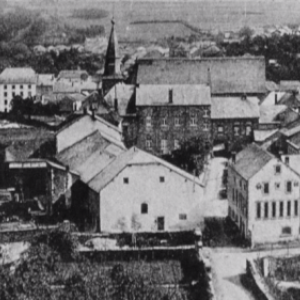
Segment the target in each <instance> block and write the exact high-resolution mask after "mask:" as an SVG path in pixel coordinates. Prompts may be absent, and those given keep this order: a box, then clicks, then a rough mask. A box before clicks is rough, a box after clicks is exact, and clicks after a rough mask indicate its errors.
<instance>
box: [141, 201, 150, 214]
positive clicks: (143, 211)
mask: <svg viewBox="0 0 300 300" xmlns="http://www.w3.org/2000/svg"><path fill="white" fill-rule="evenodd" d="M147 213H148V204H147V203H142V205H141V214H147Z"/></svg>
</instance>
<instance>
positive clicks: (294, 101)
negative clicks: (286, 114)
mask: <svg viewBox="0 0 300 300" xmlns="http://www.w3.org/2000/svg"><path fill="white" fill-rule="evenodd" d="M278 104H283V105H286V106H288V107H292V108H295V107H300V95H299V94H298V93H285V94H284V95H283V96H282V97H281V98H280V99H279V101H278Z"/></svg>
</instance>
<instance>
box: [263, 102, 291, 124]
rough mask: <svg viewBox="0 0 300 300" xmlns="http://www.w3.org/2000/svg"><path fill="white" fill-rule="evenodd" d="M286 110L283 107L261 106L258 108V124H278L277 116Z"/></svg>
mask: <svg viewBox="0 0 300 300" xmlns="http://www.w3.org/2000/svg"><path fill="white" fill-rule="evenodd" d="M287 109H288V108H287V107H286V106H285V105H261V106H260V107H259V110H260V117H259V123H261V124H265V123H273V122H276V121H277V122H280V120H279V119H278V117H279V115H280V114H281V113H282V112H284V111H286V110H287Z"/></svg>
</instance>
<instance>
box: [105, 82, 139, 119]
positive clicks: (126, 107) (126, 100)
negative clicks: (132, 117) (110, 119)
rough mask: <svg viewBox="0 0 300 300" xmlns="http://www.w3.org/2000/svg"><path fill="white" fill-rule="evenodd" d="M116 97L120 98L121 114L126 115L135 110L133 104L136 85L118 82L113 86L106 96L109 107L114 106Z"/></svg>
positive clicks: (119, 110)
mask: <svg viewBox="0 0 300 300" xmlns="http://www.w3.org/2000/svg"><path fill="white" fill-rule="evenodd" d="M116 97H117V100H118V113H119V115H120V116H125V115H127V114H128V113H132V112H133V108H131V106H133V105H134V98H133V97H134V85H129V84H124V83H118V84H116V85H115V86H114V87H112V88H111V89H110V90H109V92H108V93H107V94H106V95H105V97H104V100H105V102H106V103H107V105H108V107H110V108H114V106H115V98H116Z"/></svg>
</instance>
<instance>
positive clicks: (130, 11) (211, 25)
mask: <svg viewBox="0 0 300 300" xmlns="http://www.w3.org/2000/svg"><path fill="white" fill-rule="evenodd" d="M33 3H34V2H33ZM29 7H31V8H33V9H38V10H44V11H45V12H48V13H54V12H55V6H54V4H47V2H45V3H44V4H43V8H41V5H31V6H29ZM87 7H89V8H93V7H94V8H101V9H104V10H106V11H108V12H109V16H108V17H107V18H105V19H100V20H87V21H86V20H85V21H83V20H78V19H77V20H73V19H72V18H70V17H71V15H72V12H73V10H74V9H80V8H87ZM245 11H246V14H245ZM57 13H58V14H59V16H62V17H64V19H65V20H66V22H67V23H70V24H73V25H76V26H80V27H81V26H86V25H87V24H99V23H100V24H103V25H105V27H106V28H107V29H108V28H109V26H110V18H111V16H112V15H114V16H115V19H116V21H117V26H118V32H119V36H120V37H121V38H128V37H130V35H131V34H134V35H136V34H138V35H142V34H143V33H144V32H145V31H148V30H149V31H150V33H149V35H147V38H149V36H150V37H151V36H152V35H151V33H154V32H155V34H154V36H155V37H156V36H157V35H159V34H160V35H161V36H165V35H167V34H168V33H169V32H170V31H171V32H172V31H177V30H179V32H180V31H181V30H182V29H181V28H176V26H174V28H172V25H171V26H165V27H158V26H153V25H149V26H153V27H154V28H150V27H149V29H148V28H145V26H139V28H140V30H139V29H138V28H137V29H136V28H133V29H132V27H131V26H129V25H130V23H131V22H133V21H139V20H143V21H144V20H178V19H182V20H185V21H187V22H189V23H190V24H192V25H194V26H197V27H199V28H201V29H205V30H211V29H216V30H236V29H239V28H241V27H242V26H244V25H249V26H252V27H262V26H266V25H274V24H276V25H282V24H300V1H297V0H290V1H281V2H279V1H249V0H248V1H192V2H186V1H176V2H170V1H165V2H164V1H159V2H157V1H146V2H143V1H96V0H86V1H84V2H83V1H75V0H73V1H72V0H65V1H59V6H58V8H57ZM170 27H171V29H170Z"/></svg>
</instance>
